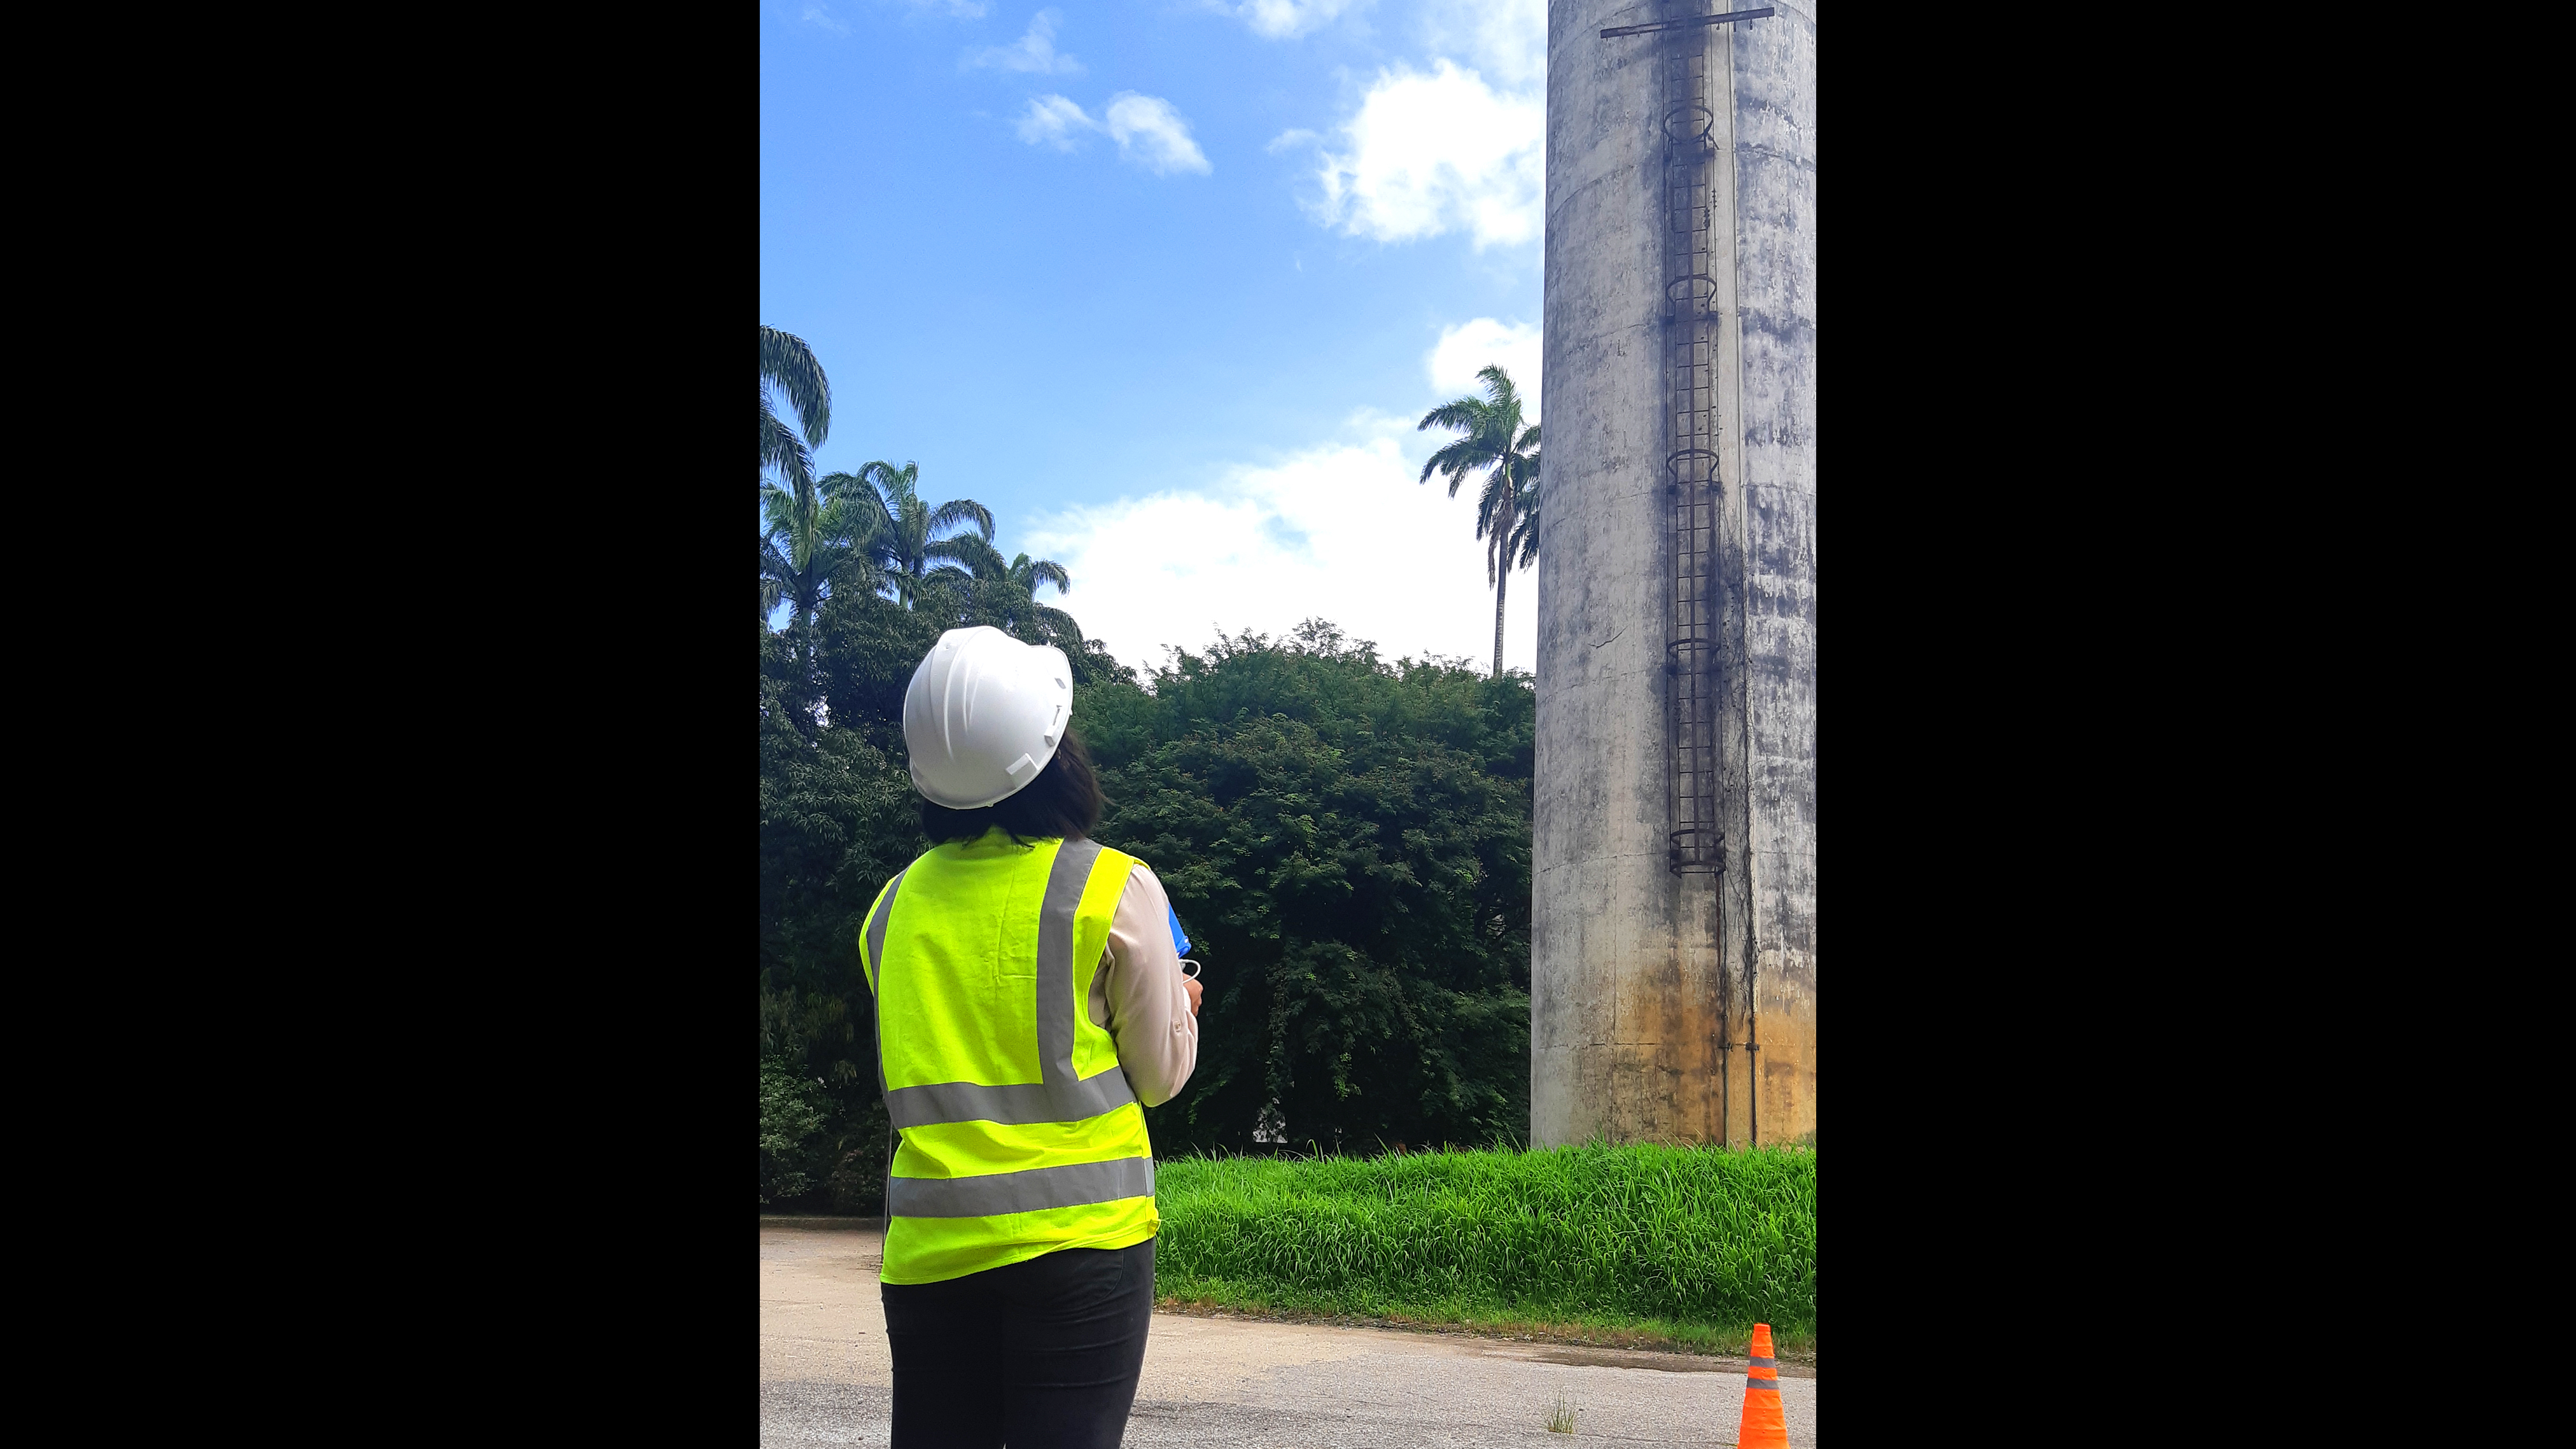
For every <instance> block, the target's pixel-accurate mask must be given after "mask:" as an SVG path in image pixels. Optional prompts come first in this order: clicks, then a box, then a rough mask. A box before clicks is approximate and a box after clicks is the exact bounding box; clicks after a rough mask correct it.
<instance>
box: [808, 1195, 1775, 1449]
mask: <svg viewBox="0 0 2576 1449" xmlns="http://www.w3.org/2000/svg"><path fill="white" fill-rule="evenodd" d="M883 1247H884V1237H883V1235H882V1234H879V1233H872V1232H846V1231H812V1230H806V1229H793V1228H771V1227H764V1228H762V1229H761V1231H760V1442H761V1445H762V1449H800V1446H805V1445H821V1444H832V1445H842V1444H851V1445H882V1444H885V1443H886V1442H887V1418H888V1407H889V1403H890V1386H891V1384H892V1382H893V1378H892V1373H891V1369H890V1361H889V1359H888V1356H887V1351H886V1339H885V1312H884V1309H883V1307H882V1306H881V1305H880V1303H879V1301H878V1298H877V1265H878V1262H879V1261H880V1259H881V1255H882V1251H883ZM1796 1374H1797V1371H1796V1370H1784V1371H1783V1374H1782V1377H1781V1381H1780V1399H1781V1408H1782V1409H1783V1410H1784V1411H1785V1413H1786V1415H1787V1418H1788V1422H1789V1442H1790V1443H1791V1444H1792V1445H1795V1446H1797V1449H1813V1446H1814V1445H1815V1442H1816V1381H1815V1379H1814V1377H1813V1376H1812V1375H1805V1376H1793V1375H1796ZM1743 1397H1744V1362H1743V1360H1741V1359H1734V1360H1727V1359H1711V1358H1701V1357H1696V1356H1692V1355H1686V1354H1663V1353H1634V1352H1627V1351H1613V1350H1599V1349H1583V1348H1568V1347H1562V1346H1558V1345H1553V1344H1537V1343H1512V1342H1505V1341H1501V1340H1495V1339H1480V1338H1467V1337H1454V1338H1453V1337H1445V1336H1441V1335H1438V1334H1424V1333H1405V1332H1400V1331H1395V1330H1388V1329H1375V1328H1336V1327H1328V1326H1323V1325H1317V1324H1302V1323H1271V1322H1264V1321H1260V1320H1253V1319H1240V1318H1201V1317H1196V1316H1190V1315H1182V1314H1171V1313H1157V1314H1155V1315H1154V1326H1153V1329H1152V1332H1151V1334H1150V1336H1149V1337H1148V1338H1147V1340H1146V1347H1145V1371H1144V1375H1143V1377H1142V1378H1141V1379H1140V1380H1139V1382H1138V1384H1137V1388H1136V1407H1135V1410H1134V1411H1133V1413H1132V1414H1130V1416H1129V1418H1128V1421H1127V1440H1126V1442H1127V1443H1128V1444H1129V1445H1131V1446H1137V1449H1146V1446H1164V1445H1173V1446H1179V1445H1193V1446H1198V1445H1205V1446H1228V1449H1230V1446H1238V1445H1240V1446H1261V1449H1378V1446H1397V1445H1424V1446H1439V1449H1451V1446H1456V1449H1487V1446H1501V1445H1531V1446H1545V1445H1568V1444H1591V1443H1599V1444H1704V1445H1716V1444H1733V1443H1734V1442H1735V1425H1736V1416H1737V1414H1738V1412H1739V1411H1740V1409H1741V1407H1742V1403H1743ZM1559 1403H1564V1404H1567V1405H1570V1406H1571V1407H1572V1408H1573V1410H1574V1423H1575V1431H1574V1433H1573V1434H1571V1435H1566V1434H1553V1433H1550V1432H1548V1430H1547V1421H1548V1418H1549V1415H1550V1413H1551V1412H1552V1411H1553V1410H1554V1409H1555V1408H1556V1406H1557V1405H1558V1404H1559Z"/></svg>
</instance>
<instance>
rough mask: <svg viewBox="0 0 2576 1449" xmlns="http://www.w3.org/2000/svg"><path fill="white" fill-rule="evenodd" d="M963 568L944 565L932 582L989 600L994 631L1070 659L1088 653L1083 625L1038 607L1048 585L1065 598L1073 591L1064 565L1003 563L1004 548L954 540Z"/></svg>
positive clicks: (1024, 560)
mask: <svg viewBox="0 0 2576 1449" xmlns="http://www.w3.org/2000/svg"><path fill="white" fill-rule="evenodd" d="M954 543H955V546H956V548H957V549H958V550H959V554H958V556H959V557H962V558H963V559H964V567H962V568H961V567H959V566H958V565H957V564H944V565H942V566H940V567H938V568H935V569H932V570H931V571H930V577H932V578H935V579H939V580H942V581H943V582H946V583H949V584H951V585H954V586H957V587H960V588H964V589H968V590H970V591H973V592H974V593H975V594H976V596H977V597H978V598H979V599H982V600H985V601H987V610H986V611H987V612H991V613H995V614H997V615H998V617H997V618H996V619H995V620H994V621H993V622H994V624H995V627H997V628H1000V629H1002V630H1004V631H1005V632H1007V633H1009V634H1011V635H1013V636H1015V637H1017V638H1021V639H1026V640H1028V641H1029V642H1031V643H1034V644H1053V645H1055V646H1056V647H1057V648H1059V649H1062V650H1064V651H1065V653H1066V654H1067V655H1073V654H1079V653H1081V652H1083V638H1082V625H1080V624H1079V623H1077V622H1075V620H1074V617H1073V616H1072V615H1071V614H1068V613H1066V612H1064V611H1063V610H1062V609H1051V608H1049V607H1047V606H1046V605H1044V604H1041V603H1039V602H1038V597H1037V594H1038V590H1039V589H1041V588H1045V587H1047V586H1048V585H1053V586H1054V587H1055V590H1056V593H1057V594H1058V595H1059V596H1061V595H1063V594H1066V593H1069V592H1071V591H1072V589H1073V575H1072V574H1070V573H1067V572H1066V571H1065V567H1064V565H1062V564H1060V563H1057V562H1056V561H1055V560H1054V559H1051V558H1042V559H1032V558H1030V557H1029V556H1028V555H1027V554H1020V555H1019V556H1017V557H1015V558H1013V559H1012V560H1011V561H1010V562H1008V563H1004V562H1003V561H1002V554H1001V551H1000V550H999V549H996V548H994V547H993V546H992V545H991V544H988V543H982V542H980V541H978V540H977V539H976V538H975V537H974V536H973V535H971V534H970V535H964V536H961V537H959V538H957V539H956V540H954Z"/></svg>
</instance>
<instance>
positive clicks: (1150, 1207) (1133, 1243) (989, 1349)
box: [859, 629, 1199, 1449]
mask: <svg viewBox="0 0 2576 1449" xmlns="http://www.w3.org/2000/svg"><path fill="white" fill-rule="evenodd" d="M1072 711H1073V674H1072V671H1071V670H1070V669H1069V668H1068V667H1067V665H1066V663H1065V658H1064V655H1063V654H1062V653H1060V652H1058V651H1057V650H1055V649H1052V648H1047V647H1042V646H1033V645H1028V644H1023V643H1021V642H1020V641H1018V640H1016V639H1013V638H1012V637H1010V636H1009V635H1007V634H1004V633H1003V632H1001V631H1000V630H998V629H952V630H950V631H948V632H947V633H946V634H943V635H941V636H940V638H939V642H938V644H936V645H934V646H933V647H932V648H931V651H930V653H929V655H928V657H926V658H924V659H923V660H922V661H921V667H920V668H918V669H916V670H915V671H914V672H913V676H912V684H911V686H910V688H908V689H907V690H906V691H905V693H904V700H903V735H904V743H905V745H906V746H907V747H908V748H909V750H910V752H911V755H912V781H913V787H914V788H915V789H916V790H918V791H920V793H921V796H922V801H921V826H922V830H923V833H925V834H927V835H928V836H929V837H930V839H931V841H932V842H933V848H932V849H931V851H930V852H929V853H928V854H926V855H924V856H922V857H921V858H920V859H918V860H915V861H914V862H913V863H912V864H911V865H910V866H908V867H906V868H905V869H904V870H903V872H902V873H901V874H899V875H897V876H896V877H895V878H894V879H893V880H892V881H890V882H888V883H887V885H886V888H885V889H884V891H882V892H881V893H879V894H878V896H877V899H876V902H875V904H873V905H871V906H870V907H869V908H868V914H867V916H866V918H865V921H864V924H863V925H862V926H861V928H860V932H859V957H860V962H861V964H862V966H863V967H864V968H865V970H866V972H867V979H868V989H869V990H870V992H872V993H873V1000H874V1005H875V1013H876V1033H877V1061H878V1067H879V1083H878V1084H879V1086H880V1088H881V1089H882V1090H883V1091H884V1093H885V1101H886V1111H887V1114H888V1116H889V1117H890V1118H891V1119H892V1120H893V1123H894V1125H895V1127H896V1128H897V1129H898V1130H899V1131H900V1132H901V1133H902V1145H901V1146H900V1147H899V1148H898V1149H897V1150H896V1152H895V1156H894V1164H893V1167H892V1170H891V1171H890V1173H889V1175H888V1177H887V1180H886V1240H885V1268H884V1273H883V1283H884V1286H883V1289H882V1292H883V1294H884V1298H885V1314H886V1332H887V1336H888V1338H889V1340H890V1341H891V1346H892V1348H893V1351H894V1445H895V1449H930V1446H941V1449H945V1446H951V1445H954V1446H961V1449H962V1446H974V1449H994V1446H998V1445H1002V1444H1005V1443H1007V1444H1009V1445H1011V1446H1013V1449H1027V1446H1033V1445H1064V1446H1083V1449H1090V1446H1098V1449H1113V1446H1115V1445H1116V1444H1117V1443H1118V1442H1119V1439H1120V1436H1121V1435H1123V1434H1124V1433H1125V1432H1126V1427H1127V1410H1128V1406H1129V1405H1130V1404H1131V1403H1132V1402H1133V1401H1134V1399H1135V1397H1136V1375H1137V1371H1138V1370H1139V1369H1140V1368H1142V1367H1143V1365H1144V1361H1145V1329H1146V1325H1147V1324H1148V1323H1149V1322H1150V1321H1151V1319H1152V1316H1153V1310H1154V1234H1155V1231H1156V1229H1157V1228H1158V1227H1159V1226H1160V1219H1159V1218H1157V1217H1156V1216H1155V1213H1154V1162H1153V1146H1152V1144H1151V1143H1150V1142H1148V1141H1147V1139H1146V1136H1145V1113H1144V1109H1145V1108H1146V1107H1148V1106H1156V1105H1159V1104H1161V1103H1163V1102H1166V1101H1169V1100H1170V1099H1171V1098H1172V1096H1173V1094H1175V1093H1177V1092H1178V1091H1180V1089H1181V1086H1182V1084H1183V1083H1185V1082H1187V1081H1188V1080H1189V1076H1190V1069H1191V1068H1192V1067H1193V1066H1195V1065H1196V1064H1197V1061H1198V1020H1197V1015H1198V1005H1199V984H1198V983H1197V982H1196V981H1193V980H1187V979H1184V977H1183V976H1182V973H1181V963H1180V959H1179V956H1178V953H1177V952H1176V951H1175V949H1174V943H1175V939H1176V937H1177V935H1178V932H1177V930H1176V929H1174V927H1173V925H1172V922H1173V919H1174V918H1173V917H1172V912H1171V903H1170V901H1169V900H1168V899H1167V898H1166V897H1165V896H1164V894H1163V887H1162V883H1161V882H1159V881H1157V880H1155V879H1154V873H1153V871H1151V870H1150V869H1148V868H1147V867H1146V865H1145V863H1144V862H1143V861H1141V860H1137V859H1136V858H1135V857H1133V856H1129V855H1123V854H1121V853H1119V852H1118V851H1114V850H1109V849H1106V848H1104V847H1102V846H1100V845H1098V844H1097V843H1095V842H1093V841H1092V840H1091V839H1090V838H1089V836H1090V833H1091V830H1092V828H1093V827H1094V826H1096V825H1097V824H1098V823H1099V821H1100V807H1101V799H1100V785H1099V782H1098V780H1097V779H1096V778H1095V777H1094V776H1093V774H1092V770H1091V761H1090V759H1089V757H1088V756H1087V755H1086V754H1085V753H1084V751H1083V748H1082V743H1081V741H1080V740H1079V739H1077V738H1076V737H1075V736H1074V734H1073V732H1072V722H1071V715H1072Z"/></svg>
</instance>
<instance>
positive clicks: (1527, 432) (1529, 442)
mask: <svg viewBox="0 0 2576 1449" xmlns="http://www.w3.org/2000/svg"><path fill="white" fill-rule="evenodd" d="M1538 428H1539V425H1538V424H1536V423H1532V424H1530V425H1529V426H1528V427H1526V428H1523V429H1521V436H1520V440H1519V441H1518V442H1515V443H1513V444H1512V446H1513V447H1514V448H1516V449H1519V450H1522V451H1524V452H1525V451H1527V450H1529V449H1531V448H1535V447H1537V446H1538Z"/></svg>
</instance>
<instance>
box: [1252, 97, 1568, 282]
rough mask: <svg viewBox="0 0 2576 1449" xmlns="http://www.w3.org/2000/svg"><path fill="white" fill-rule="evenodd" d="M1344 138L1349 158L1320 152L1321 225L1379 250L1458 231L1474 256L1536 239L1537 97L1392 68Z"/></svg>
mask: <svg viewBox="0 0 2576 1449" xmlns="http://www.w3.org/2000/svg"><path fill="white" fill-rule="evenodd" d="M1342 135H1343V137H1344V139H1345V141H1346V142H1347V143H1348V146H1349V149H1348V150H1347V151H1345V152H1342V153H1340V154H1335V153H1333V152H1330V151H1327V152H1325V154H1324V158H1323V159H1324V166H1323V170H1322V171H1321V172H1320V173H1318V175H1317V178H1316V179H1317V180H1318V181H1320V182H1321V183H1322V185H1323V188H1324V200H1323V205H1322V206H1321V207H1320V208H1319V209H1318V214H1319V215H1320V216H1321V218H1322V220H1323V222H1324V223H1325V225H1327V226H1333V225H1338V226H1340V227H1341V228H1342V229H1343V230H1344V231H1346V232H1348V233H1349V234H1351V235H1353V236H1365V237H1370V238H1373V239H1375V240H1377V241H1415V240H1419V239H1421V238H1424V237H1434V236H1438V235H1440V234H1441V233H1443V232H1447V231H1453V230H1454V231H1466V232H1468V233H1470V234H1471V235H1472V236H1473V237H1474V238H1475V243H1476V248H1477V250H1479V251H1482V250H1483V249H1484V248H1486V247H1489V246H1496V245H1505V246H1508V245H1514V244H1517V243H1521V242H1529V241H1536V240H1537V239H1538V238H1539V235H1540V232H1541V230H1542V226H1543V221H1544V218H1543V216H1542V207H1543V205H1544V202H1545V198H1546V162H1547V149H1546V141H1547V105H1546V99H1545V96H1544V94H1543V92H1542V91H1539V90H1531V91H1526V92H1521V91H1496V90H1494V89H1493V88H1492V87H1490V86H1488V85H1486V84H1485V79H1484V77H1483V76H1481V75H1479V74H1477V73H1476V72H1474V71H1472V70H1461V69H1459V68H1458V66H1457V65H1456V63H1455V62H1452V61H1448V60H1440V61H1435V62H1433V64H1432V69H1431V73H1430V74H1429V75H1424V74H1421V73H1419V72H1417V71H1414V70H1411V69H1409V68H1406V67H1404V66H1398V67H1397V68H1396V69H1394V70H1392V71H1380V72H1379V73H1378V77H1377V80H1376V82H1375V83H1374V84H1373V85H1371V86H1370V87H1369V91H1368V95H1367V97H1366V98H1365V99H1364V100H1362V101H1361V102H1360V109H1359V113H1358V114H1357V115H1355V116H1353V117H1352V118H1351V119H1350V121H1349V122H1348V123H1347V124H1345V125H1344V126H1343V127H1342ZM1282 139H1283V140H1284V139H1285V138H1284V137H1283V138H1282ZM1273 144H1277V143H1276V142H1274V143H1273Z"/></svg>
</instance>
